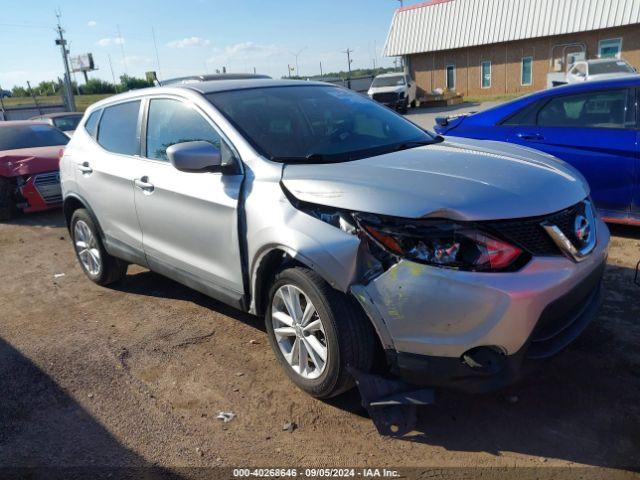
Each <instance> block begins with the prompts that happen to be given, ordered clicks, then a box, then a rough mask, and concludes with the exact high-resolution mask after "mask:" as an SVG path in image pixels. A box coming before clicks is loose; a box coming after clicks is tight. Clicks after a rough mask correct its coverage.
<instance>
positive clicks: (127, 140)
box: [98, 100, 140, 155]
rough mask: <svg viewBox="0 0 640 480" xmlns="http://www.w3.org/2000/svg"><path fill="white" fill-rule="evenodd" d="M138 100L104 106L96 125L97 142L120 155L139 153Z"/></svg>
mask: <svg viewBox="0 0 640 480" xmlns="http://www.w3.org/2000/svg"><path fill="white" fill-rule="evenodd" d="M139 112H140V100H135V101H133V102H126V103H120V104H118V105H114V106H112V107H105V108H104V112H103V113H102V118H101V119H100V125H99V127H98V143H99V144H100V145H102V146H103V147H104V148H105V149H106V150H109V151H110V152H113V153H119V154H121V155H135V154H137V153H140V146H139V142H138V114H139Z"/></svg>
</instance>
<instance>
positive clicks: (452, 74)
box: [446, 64, 456, 90]
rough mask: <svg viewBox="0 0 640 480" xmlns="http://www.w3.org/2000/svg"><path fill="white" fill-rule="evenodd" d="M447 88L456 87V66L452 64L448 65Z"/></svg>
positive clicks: (453, 88)
mask: <svg viewBox="0 0 640 480" xmlns="http://www.w3.org/2000/svg"><path fill="white" fill-rule="evenodd" d="M446 80H447V90H455V89H456V66H455V65H453V64H451V65H447V78H446Z"/></svg>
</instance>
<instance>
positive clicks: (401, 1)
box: [398, 0, 404, 8]
mask: <svg viewBox="0 0 640 480" xmlns="http://www.w3.org/2000/svg"><path fill="white" fill-rule="evenodd" d="M398 1H399V2H400V8H402V7H404V2H403V0H398Z"/></svg>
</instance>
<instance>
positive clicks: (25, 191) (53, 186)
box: [17, 171, 62, 213]
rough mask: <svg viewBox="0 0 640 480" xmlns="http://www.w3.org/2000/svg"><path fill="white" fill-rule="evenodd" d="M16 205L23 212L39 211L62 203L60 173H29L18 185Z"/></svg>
mask: <svg viewBox="0 0 640 480" xmlns="http://www.w3.org/2000/svg"><path fill="white" fill-rule="evenodd" d="M17 193H18V202H17V206H18V208H20V209H21V210H22V211H23V212H24V213H32V212H40V211H43V210H49V209H52V208H57V207H60V206H61V205H62V190H61V188H60V173H59V172H57V171H55V172H45V173H38V174H34V175H30V176H28V177H26V178H25V180H24V181H23V182H22V183H21V184H19V185H18V188H17Z"/></svg>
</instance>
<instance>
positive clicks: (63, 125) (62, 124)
mask: <svg viewBox="0 0 640 480" xmlns="http://www.w3.org/2000/svg"><path fill="white" fill-rule="evenodd" d="M81 119H82V115H71V116H68V117H56V118H54V119H53V124H54V125H55V126H56V127H58V128H59V129H60V130H62V131H63V132H69V131H71V130H75V129H76V127H77V126H78V123H80V120H81Z"/></svg>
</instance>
